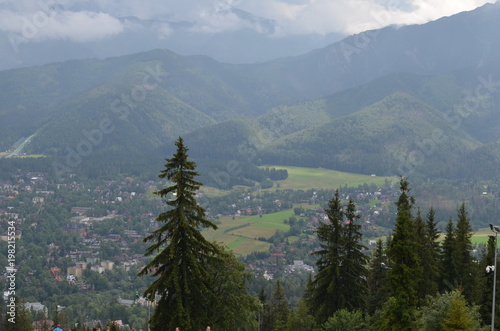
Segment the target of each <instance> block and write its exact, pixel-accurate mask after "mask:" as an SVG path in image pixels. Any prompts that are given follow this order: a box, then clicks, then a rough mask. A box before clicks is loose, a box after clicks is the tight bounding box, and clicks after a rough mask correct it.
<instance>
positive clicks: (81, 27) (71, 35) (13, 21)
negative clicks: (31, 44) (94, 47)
mask: <svg viewBox="0 0 500 331" xmlns="http://www.w3.org/2000/svg"><path fill="white" fill-rule="evenodd" d="M32 9H35V8H32ZM0 30H2V31H5V32H8V33H14V34H16V35H18V36H20V37H22V38H24V39H25V40H30V41H40V40H47V39H67V40H71V41H75V42H88V41H94V40H100V39H103V38H106V37H109V36H112V35H115V34H118V33H120V32H122V31H123V26H122V24H121V23H120V21H119V20H118V19H116V18H114V17H112V16H110V15H109V14H105V13H99V12H91V11H79V12H70V11H64V10H48V9H47V7H45V8H43V7H38V10H36V11H35V10H26V11H23V12H13V11H11V10H6V9H3V10H0Z"/></svg>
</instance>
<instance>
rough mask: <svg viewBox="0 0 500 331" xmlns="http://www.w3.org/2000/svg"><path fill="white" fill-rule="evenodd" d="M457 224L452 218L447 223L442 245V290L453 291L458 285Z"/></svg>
mask: <svg viewBox="0 0 500 331" xmlns="http://www.w3.org/2000/svg"><path fill="white" fill-rule="evenodd" d="M455 235H456V234H455V226H454V224H453V221H452V220H451V219H450V220H449V221H448V223H447V224H446V229H445V237H444V240H443V243H442V245H441V258H440V264H439V265H440V268H439V269H440V275H441V277H440V278H441V281H440V290H441V291H452V290H454V289H456V288H457V287H458V279H457V265H456V262H455V258H454V251H455V250H454V249H455Z"/></svg>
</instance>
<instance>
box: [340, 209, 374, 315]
mask: <svg viewBox="0 0 500 331" xmlns="http://www.w3.org/2000/svg"><path fill="white" fill-rule="evenodd" d="M344 215H345V222H344V224H345V225H344V236H343V237H344V238H343V241H344V242H343V256H342V265H341V269H340V276H341V280H342V284H343V285H342V291H343V292H345V295H346V296H347V297H348V298H349V299H348V300H347V302H346V306H345V307H344V308H347V309H349V310H351V311H352V310H355V309H361V310H365V309H366V303H367V299H368V284H367V281H366V278H367V277H368V268H367V264H368V260H369V259H368V256H367V255H365V254H364V253H363V251H364V250H366V247H365V246H363V245H362V244H361V240H362V237H363V235H362V234H361V225H360V224H358V222H357V221H358V220H359V218H360V216H359V215H358V214H356V205H355V204H354V202H353V201H352V200H349V202H348V203H347V206H345V210H344Z"/></svg>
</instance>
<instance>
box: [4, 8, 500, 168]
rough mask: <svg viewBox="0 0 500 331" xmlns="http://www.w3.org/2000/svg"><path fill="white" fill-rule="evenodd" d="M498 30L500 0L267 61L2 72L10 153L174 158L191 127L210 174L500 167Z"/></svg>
mask: <svg viewBox="0 0 500 331" xmlns="http://www.w3.org/2000/svg"><path fill="white" fill-rule="evenodd" d="M239 14H241V15H244V14H243V13H239ZM258 23H259V24H264V25H265V24H266V21H262V22H261V21H258ZM498 31H500V5H499V4H487V5H484V6H482V7H480V8H478V9H476V10H473V11H470V12H463V13H460V14H457V15H454V16H451V17H446V18H442V19H439V20H437V21H434V22H430V23H427V24H423V25H412V26H406V27H401V28H395V27H388V28H384V29H381V30H373V31H367V32H363V33H360V34H357V35H354V36H350V37H347V38H345V39H343V40H342V41H340V42H337V43H334V44H331V45H328V46H326V47H324V48H322V49H318V50H315V51H313V52H310V53H307V54H304V55H301V56H295V57H287V58H280V59H277V60H272V61H268V62H263V63H256V64H239V65H237V64H227V63H221V62H217V61H215V60H213V59H211V58H208V57H206V56H181V55H178V54H176V53H173V52H171V51H167V50H157V51H149V52H145V53H139V54H135V55H128V56H122V57H116V58H109V59H106V60H88V59H87V60H73V61H66V62H61V63H54V64H49V65H44V66H38V67H29V68H21V69H15V70H8V71H2V72H0V87H1V88H0V116H2V121H1V122H0V131H1V132H2V136H1V137H0V151H3V150H7V149H9V148H11V146H12V145H13V144H15V143H16V142H18V141H19V139H20V138H22V137H30V136H32V135H34V136H33V137H32V139H31V141H30V143H29V144H27V146H26V148H25V151H27V152H30V153H34V154H44V155H51V156H54V157H56V159H57V160H59V161H58V162H61V163H62V164H63V165H65V166H67V167H69V168H71V170H74V168H75V167H76V166H74V167H73V166H72V164H69V163H68V155H69V154H70V153H76V154H77V155H78V156H79V157H80V158H81V159H82V161H81V162H84V163H82V165H88V164H90V163H93V164H96V161H95V160H99V161H98V163H99V164H100V165H104V164H106V159H107V160H108V161H109V162H116V160H118V159H119V160H121V161H120V162H124V161H123V160H127V159H130V158H137V159H139V160H149V161H150V160H153V159H158V160H160V161H161V160H162V159H163V158H164V157H165V152H166V151H168V148H169V146H170V145H171V142H172V140H173V139H175V138H176V137H178V136H179V135H182V136H184V137H185V139H186V144H187V146H189V148H190V150H191V154H192V156H193V157H194V158H195V159H197V160H200V161H203V163H204V164H206V165H208V168H209V169H208V168H207V173H208V172H210V171H211V172H212V173H218V172H220V171H227V164H228V162H231V161H234V160H236V161H237V162H238V164H239V165H240V166H243V165H251V166H254V165H256V164H287V165H302V166H312V167H325V168H332V169H337V170H345V171H352V172H361V173H368V174H370V173H377V174H415V175H425V176H432V177H439V176H445V177H455V176H459V177H460V176H462V177H463V176H497V175H498V173H497V172H498V170H497V169H499V165H500V164H499V163H498V162H499V161H500V142H499V141H500V130H498V129H499V128H500V109H499V108H500V106H499V105H500V103H499V101H500V98H499V97H500V93H499V89H500V36H498V33H497V32H498ZM479 160H480V161H481V162H479ZM101 162H102V163H101ZM77 166H78V167H79V166H80V162H78V165H77ZM224 169H226V170H224ZM238 176H243V177H244V173H243V174H242V173H241V172H239V173H238Z"/></svg>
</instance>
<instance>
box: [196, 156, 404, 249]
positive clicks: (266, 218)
mask: <svg viewBox="0 0 500 331" xmlns="http://www.w3.org/2000/svg"><path fill="white" fill-rule="evenodd" d="M266 167H270V168H271V167H274V168H276V169H286V170H287V171H288V178H287V179H286V180H280V181H277V182H275V185H274V187H273V188H270V189H267V190H268V191H274V190H276V189H277V184H276V183H279V189H281V190H283V189H292V190H308V189H336V188H339V187H340V186H344V185H347V186H358V185H363V184H372V183H373V184H375V185H377V186H382V185H384V183H385V180H386V179H388V180H389V181H391V182H393V183H395V182H397V181H398V179H397V178H394V177H379V176H369V175H360V174H352V173H347V172H340V171H335V170H328V169H321V168H301V167H289V166H276V165H274V166H266ZM235 189H237V188H235ZM263 191H265V190H263ZM227 192H228V191H220V190H217V189H212V188H209V187H202V192H201V193H202V194H207V195H210V196H221V195H224V194H225V193H227ZM378 202H379V201H378V200H373V201H371V202H370V204H376V203H378ZM303 207H304V208H314V207H317V205H316V206H311V205H303ZM293 214H294V213H293V209H289V210H285V211H281V212H278V213H273V214H267V215H262V217H259V216H258V215H256V216H240V217H235V219H233V218H232V217H231V216H227V217H222V218H221V219H220V224H219V225H218V227H219V229H218V230H216V231H213V230H208V231H204V232H203V234H204V236H205V238H207V239H208V240H210V241H217V242H219V243H222V244H224V245H225V246H226V247H227V248H228V249H231V250H232V251H233V252H234V253H236V254H238V255H248V254H250V253H252V252H255V251H267V250H268V249H269V247H270V245H271V244H270V243H268V242H265V241H261V240H258V238H266V239H267V238H270V237H271V236H273V235H274V234H275V233H276V231H278V230H282V231H287V230H288V229H289V226H288V225H287V224H285V223H284V222H283V221H284V220H285V219H288V218H289V217H290V216H292V215H293ZM297 239H298V238H297V237H295V238H291V240H297Z"/></svg>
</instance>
